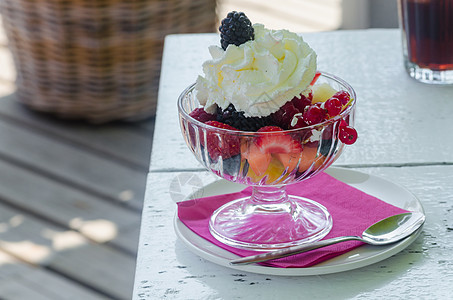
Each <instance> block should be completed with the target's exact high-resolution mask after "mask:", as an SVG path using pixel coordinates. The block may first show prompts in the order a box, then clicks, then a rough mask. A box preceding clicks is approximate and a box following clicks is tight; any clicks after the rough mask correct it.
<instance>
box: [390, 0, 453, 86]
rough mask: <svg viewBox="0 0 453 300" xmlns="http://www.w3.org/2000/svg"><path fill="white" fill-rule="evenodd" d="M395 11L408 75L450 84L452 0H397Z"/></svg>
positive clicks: (452, 65) (452, 68) (452, 77)
mask: <svg viewBox="0 0 453 300" xmlns="http://www.w3.org/2000/svg"><path fill="white" fill-rule="evenodd" d="M398 10H399V22H400V28H401V31H402V46H403V56H404V65H405V68H406V70H407V72H408V74H409V75H410V76H411V77H412V78H414V79H416V80H418V81H421V82H424V83H432V84H453V0H398Z"/></svg>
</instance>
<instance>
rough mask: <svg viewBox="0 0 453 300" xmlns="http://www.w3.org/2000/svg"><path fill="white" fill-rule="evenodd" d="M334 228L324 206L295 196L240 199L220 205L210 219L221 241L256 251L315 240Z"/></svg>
mask: <svg viewBox="0 0 453 300" xmlns="http://www.w3.org/2000/svg"><path fill="white" fill-rule="evenodd" d="M331 229H332V217H331V216H330V214H329V212H328V211H327V209H326V208H325V207H324V206H323V205H321V204H319V203H317V202H315V201H313V200H310V199H307V198H304V197H298V196H291V195H289V196H288V200H287V201H285V202H282V203H264V204H263V203H256V202H254V201H253V200H252V199H251V197H245V198H241V199H237V200H234V201H231V202H228V203H227V204H225V205H223V206H221V207H220V208H218V209H217V210H216V211H215V212H214V213H213V215H212V217H211V219H210V222H209V230H210V232H211V234H212V235H213V236H214V237H215V238H216V239H217V240H218V241H220V242H221V243H223V244H225V245H228V246H231V247H235V248H242V249H247V250H255V251H269V250H275V249H281V248H286V247H290V246H295V245H300V244H305V243H312V242H315V241H317V240H320V239H322V238H323V237H324V236H326V235H327V234H328V233H329V231H330V230H331Z"/></svg>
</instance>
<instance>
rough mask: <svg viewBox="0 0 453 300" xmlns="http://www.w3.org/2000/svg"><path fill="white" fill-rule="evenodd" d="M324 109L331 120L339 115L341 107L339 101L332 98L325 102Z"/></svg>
mask: <svg viewBox="0 0 453 300" xmlns="http://www.w3.org/2000/svg"><path fill="white" fill-rule="evenodd" d="M324 107H325V109H327V114H328V115H329V117H331V118H332V117H335V116H338V115H339V114H340V112H341V109H342V107H343V106H342V105H341V101H340V99H338V98H336V97H332V98H330V99H328V100H327V101H326V102H325V104H324Z"/></svg>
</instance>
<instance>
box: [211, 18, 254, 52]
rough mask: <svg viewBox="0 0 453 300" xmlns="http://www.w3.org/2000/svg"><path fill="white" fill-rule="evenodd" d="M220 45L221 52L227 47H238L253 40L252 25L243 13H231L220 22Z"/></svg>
mask: <svg viewBox="0 0 453 300" xmlns="http://www.w3.org/2000/svg"><path fill="white" fill-rule="evenodd" d="M219 31H220V44H221V45H222V48H223V50H226V48H227V47H228V45H230V44H234V45H236V46H239V45H241V44H244V43H245V42H247V41H249V40H253V39H254V38H255V35H254V30H253V27H252V23H251V22H250V20H249V19H248V18H247V16H246V15H245V14H244V13H243V12H237V11H232V12H230V13H228V15H227V17H226V18H225V19H223V20H222V24H221V25H220V27H219Z"/></svg>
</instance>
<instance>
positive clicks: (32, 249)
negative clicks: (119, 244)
mask: <svg viewBox="0 0 453 300" xmlns="http://www.w3.org/2000/svg"><path fill="white" fill-rule="evenodd" d="M0 220H2V223H1V224H0V225H1V228H2V230H0V249H1V250H2V251H5V252H7V253H8V254H10V255H12V256H14V257H16V258H17V259H20V260H22V261H25V262H27V263H30V264H34V265H37V266H44V267H46V268H47V269H48V270H51V271H53V272H55V273H58V274H61V275H63V276H64V277H66V278H70V279H72V280H73V281H75V282H79V283H80V284H82V285H85V286H88V287H91V288H92V289H93V290H96V291H99V293H101V294H105V295H107V296H108V297H109V298H114V299H129V298H130V295H131V291H132V287H133V278H134V270H135V259H134V258H133V257H131V256H129V255H125V254H123V253H121V252H118V251H116V250H114V249H112V248H109V247H106V246H103V245H98V244H95V243H91V242H89V241H88V240H87V239H86V238H84V237H83V236H82V235H81V234H79V233H77V232H75V231H73V230H65V229H61V228H59V227H56V226H54V225H53V224H51V223H49V222H46V221H43V220H38V219H36V218H35V217H33V216H31V215H28V214H25V213H22V212H20V211H17V210H15V209H11V208H9V207H7V206H4V205H1V204H0Z"/></svg>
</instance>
